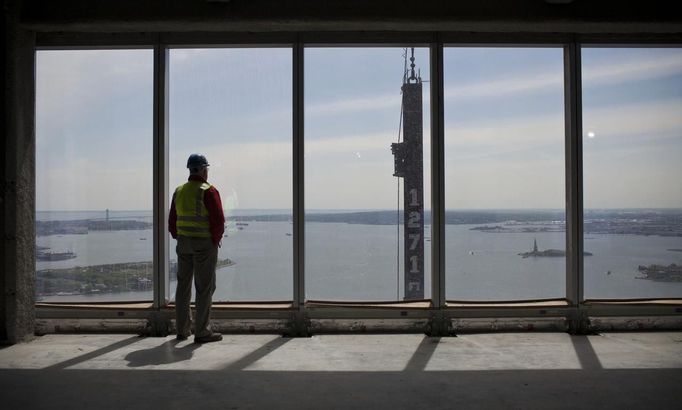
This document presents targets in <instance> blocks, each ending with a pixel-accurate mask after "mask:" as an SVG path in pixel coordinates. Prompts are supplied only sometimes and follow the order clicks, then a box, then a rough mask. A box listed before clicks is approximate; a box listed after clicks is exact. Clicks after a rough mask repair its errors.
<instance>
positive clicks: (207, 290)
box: [168, 154, 225, 343]
mask: <svg viewBox="0 0 682 410" xmlns="http://www.w3.org/2000/svg"><path fill="white" fill-rule="evenodd" d="M187 168H189V178H188V179H187V182H186V183H184V184H183V185H180V186H179V187H177V189H176V190H175V193H174V194H173V201H172V202H171V208H170V215H169V216H168V230H169V231H170V234H171V235H172V236H173V238H176V239H177V240H178V245H177V247H176V248H175V250H176V252H177V255H178V286H177V289H176V291H175V317H176V325H177V331H178V334H177V339H178V340H185V339H187V338H188V337H189V335H190V334H191V316H190V301H191V298H192V277H194V284H195V288H196V317H195V323H194V342H195V343H208V342H217V341H219V340H222V339H223V336H222V335H221V334H220V333H213V331H211V327H210V323H209V320H210V314H211V303H212V298H213V292H214V291H215V288H216V286H215V282H216V274H215V269H216V264H217V262H218V248H219V247H220V240H221V238H222V237H223V232H224V231H225V216H224V215H223V205H222V202H221V201H220V193H218V190H217V189H215V187H213V186H212V185H211V184H209V183H208V182H207V179H208V161H207V160H206V157H205V156H203V155H201V154H192V155H190V156H189V158H188V159H187Z"/></svg>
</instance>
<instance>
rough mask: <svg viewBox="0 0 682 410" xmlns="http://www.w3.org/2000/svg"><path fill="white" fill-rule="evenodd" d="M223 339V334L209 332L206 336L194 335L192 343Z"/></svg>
mask: <svg viewBox="0 0 682 410" xmlns="http://www.w3.org/2000/svg"><path fill="white" fill-rule="evenodd" d="M220 340H223V335H221V334H220V333H210V334H207V335H206V336H194V343H211V342H217V341H220Z"/></svg>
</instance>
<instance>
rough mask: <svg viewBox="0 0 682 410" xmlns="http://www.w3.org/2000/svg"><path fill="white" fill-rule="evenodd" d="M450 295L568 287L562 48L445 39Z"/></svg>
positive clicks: (503, 296) (560, 292)
mask: <svg viewBox="0 0 682 410" xmlns="http://www.w3.org/2000/svg"><path fill="white" fill-rule="evenodd" d="M444 98H445V106H444V111H445V208H446V212H445V239H446V242H445V255H446V256H445V266H446V297H447V299H448V300H530V299H545V298H563V297H564V295H565V274H566V267H565V266H566V265H565V264H566V258H565V248H566V246H565V235H566V233H565V210H564V202H565V201H564V198H565V194H564V191H565V182H564V106H563V98H564V94H563V51H562V50H561V49H558V48H446V49H445V51H444Z"/></svg>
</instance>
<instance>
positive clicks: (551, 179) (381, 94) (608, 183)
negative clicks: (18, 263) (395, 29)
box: [36, 47, 682, 210]
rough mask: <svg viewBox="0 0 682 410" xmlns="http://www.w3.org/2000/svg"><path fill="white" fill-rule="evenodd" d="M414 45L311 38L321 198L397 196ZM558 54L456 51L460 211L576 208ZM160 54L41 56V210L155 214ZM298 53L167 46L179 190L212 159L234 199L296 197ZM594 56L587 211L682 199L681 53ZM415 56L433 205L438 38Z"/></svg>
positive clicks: (247, 202) (450, 77)
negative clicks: (294, 66) (408, 52)
mask: <svg viewBox="0 0 682 410" xmlns="http://www.w3.org/2000/svg"><path fill="white" fill-rule="evenodd" d="M404 52H405V51H404V49H402V48H397V47H385V48H330V47H327V48H308V49H306V51H305V113H304V115H305V144H304V147H305V193H306V194H305V195H306V197H305V204H306V207H307V208H308V209H395V208H396V206H399V202H400V201H399V200H398V194H399V192H398V190H399V189H400V183H399V180H398V178H395V177H393V176H392V174H393V157H392V154H391V150H390V144H391V143H392V142H397V140H398V137H399V121H400V105H401V94H400V86H401V84H402V76H403V67H404V62H405V61H404ZM562 58H563V51H562V49H561V48H507V47H505V48H475V47H448V48H446V49H445V51H444V67H445V70H444V96H445V106H444V112H445V159H446V163H445V187H446V188H445V203H446V208H448V209H516V208H519V209H537V208H551V209H561V208H563V207H564V203H565V198H564V190H565V182H564V172H565V166H564V155H565V153H564V119H563V116H564V94H563V62H562ZM152 62H153V53H152V50H59V51H57V50H54V51H52V50H41V51H37V62H36V86H37V87H36V137H37V144H36V154H37V169H36V174H37V175H36V179H37V180H36V183H37V197H36V200H37V209H38V210H85V209H90V210H97V209H112V210H131V209H151V207H152V132H153V129H152V119H153V118H152V114H153V105H152V97H153V95H152V94H153V89H152V85H153V78H152V72H153V65H152ZM291 62H292V60H291V49H289V48H257V49H249V48H234V49H172V50H170V65H169V74H170V77H169V118H168V120H169V156H170V166H169V168H170V175H169V181H170V186H171V193H172V188H173V187H174V186H176V185H178V184H180V183H182V182H183V181H184V180H185V179H186V175H187V170H186V168H185V161H186V159H187V156H188V155H189V154H190V153H192V152H200V153H204V154H205V155H206V156H207V157H208V160H209V162H210V163H211V167H210V171H209V181H210V182H212V183H213V184H215V185H216V187H217V188H218V189H219V190H220V192H221V195H222V197H223V202H224V205H225V207H226V209H228V210H229V209H253V208H258V209H289V208H291V203H292V131H291V127H292V119H291V117H292V86H291V78H292V72H291ZM582 63H583V66H582V75H583V130H584V134H585V137H584V141H583V144H584V188H585V195H584V197H585V207H586V208H632V207H644V208H653V207H666V208H679V207H682V184H680V183H679V175H682V161H680V159H681V158H682V115H681V114H682V49H676V48H665V49H656V48H649V49H636V48H630V49H629V48H618V49H605V48H586V49H583V50H582ZM415 64H416V66H417V68H418V69H420V70H421V76H422V80H423V81H424V83H423V85H424V88H423V91H424V94H423V99H424V107H423V109H424V136H425V140H424V143H425V144H424V168H425V175H424V181H425V189H424V191H425V198H428V197H429V195H430V178H429V173H430V172H429V171H430V169H429V167H430V162H429V152H430V144H429V132H430V123H429V122H430V121H429V120H430V106H429V84H430V83H429V82H428V81H429V80H430V79H429V71H430V70H429V65H428V64H429V55H428V49H426V48H417V49H415ZM169 194H170V193H169ZM426 205H427V206H426V208H427V209H428V208H429V206H428V203H427V204H426Z"/></svg>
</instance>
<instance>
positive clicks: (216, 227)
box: [168, 175, 225, 246]
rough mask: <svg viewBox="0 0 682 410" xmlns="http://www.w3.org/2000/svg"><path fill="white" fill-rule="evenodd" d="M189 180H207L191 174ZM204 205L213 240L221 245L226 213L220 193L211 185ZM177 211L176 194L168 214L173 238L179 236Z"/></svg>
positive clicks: (169, 228) (206, 193) (169, 229)
mask: <svg viewBox="0 0 682 410" xmlns="http://www.w3.org/2000/svg"><path fill="white" fill-rule="evenodd" d="M187 180H188V181H199V182H206V180H204V179H203V178H202V177H201V176H199V175H190V176H189V178H188V179H187ZM204 206H205V207H206V209H207V210H208V229H209V231H210V232H211V240H212V241H213V244H214V245H216V246H219V245H220V240H221V239H222V237H223V233H224V232H225V215H223V203H222V201H221V200H220V193H219V192H218V190H217V189H216V188H215V187H214V186H213V185H211V187H210V188H209V189H207V190H206V192H205V193H204ZM177 216H178V214H177V211H176V210H175V194H173V201H172V202H171V207H170V213H169V215H168V232H170V234H171V236H173V238H175V239H177V238H178V227H177V224H176V222H177Z"/></svg>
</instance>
